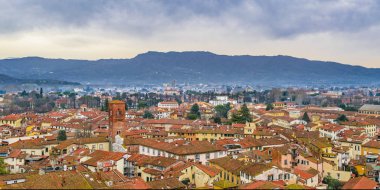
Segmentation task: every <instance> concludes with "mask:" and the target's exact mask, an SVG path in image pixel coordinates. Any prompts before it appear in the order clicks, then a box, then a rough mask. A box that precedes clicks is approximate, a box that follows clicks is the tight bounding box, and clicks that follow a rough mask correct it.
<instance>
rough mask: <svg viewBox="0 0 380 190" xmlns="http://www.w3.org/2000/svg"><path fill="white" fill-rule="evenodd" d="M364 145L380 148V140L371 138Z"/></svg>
mask: <svg viewBox="0 0 380 190" xmlns="http://www.w3.org/2000/svg"><path fill="white" fill-rule="evenodd" d="M363 147H370V148H377V149H380V141H376V140H371V141H368V142H367V143H365V144H363Z"/></svg>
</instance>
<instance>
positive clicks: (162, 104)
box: [158, 101, 179, 109]
mask: <svg viewBox="0 0 380 190" xmlns="http://www.w3.org/2000/svg"><path fill="white" fill-rule="evenodd" d="M158 107H159V108H165V109H177V108H178V107H179V105H178V102H177V101H165V102H159V103H158Z"/></svg>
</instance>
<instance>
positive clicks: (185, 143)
mask: <svg viewBox="0 0 380 190" xmlns="http://www.w3.org/2000/svg"><path fill="white" fill-rule="evenodd" d="M0 113H1V117H0V128H1V130H0V131H1V133H0V137H1V146H0V157H1V158H0V173H1V174H2V175H0V182H1V188H6V189H8V188H16V189H20V188H23V189H31V188H38V189H43V188H76V189H78V188H80V189H110V188H111V189H121V188H123V189H196V188H206V189H232V188H239V189H340V188H343V189H358V188H364V189H374V188H376V187H378V183H379V172H380V167H379V165H378V164H379V160H380V157H379V154H380V133H379V132H380V88H375V87H324V88H322V87H319V88H313V87H303V88H296V87H289V88H267V89H264V88H261V87H257V86H248V85H245V86H228V85H207V84H196V85H189V84H176V81H172V82H168V83H165V84H163V85H161V86H159V85H156V86H140V87H138V86H136V87H97V86H74V87H62V88H48V87H36V88H34V89H28V90H13V91H6V90H2V91H1V97H0Z"/></svg>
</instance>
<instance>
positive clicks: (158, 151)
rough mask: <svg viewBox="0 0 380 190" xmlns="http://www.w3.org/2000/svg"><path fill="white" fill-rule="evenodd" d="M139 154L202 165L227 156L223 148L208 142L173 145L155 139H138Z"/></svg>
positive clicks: (186, 142)
mask: <svg viewBox="0 0 380 190" xmlns="http://www.w3.org/2000/svg"><path fill="white" fill-rule="evenodd" d="M137 144H138V145H139V154H144V155H148V156H164V157H169V158H175V159H177V160H185V161H186V160H194V161H196V162H201V163H202V164H206V163H208V160H210V159H214V158H220V157H224V156H227V151H226V150H225V149H224V148H223V147H219V146H216V145H214V144H212V143H210V142H208V141H191V142H188V141H185V142H178V141H174V142H172V143H166V142H160V141H156V140H153V139H138V142H137Z"/></svg>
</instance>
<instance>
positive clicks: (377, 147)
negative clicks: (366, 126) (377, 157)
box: [361, 140, 380, 156]
mask: <svg viewBox="0 0 380 190" xmlns="http://www.w3.org/2000/svg"><path fill="white" fill-rule="evenodd" d="M379 153H380V141H376V140H371V141H369V142H367V143H365V144H363V145H362V151H361V155H362V156H364V155H367V154H379Z"/></svg>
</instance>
